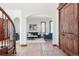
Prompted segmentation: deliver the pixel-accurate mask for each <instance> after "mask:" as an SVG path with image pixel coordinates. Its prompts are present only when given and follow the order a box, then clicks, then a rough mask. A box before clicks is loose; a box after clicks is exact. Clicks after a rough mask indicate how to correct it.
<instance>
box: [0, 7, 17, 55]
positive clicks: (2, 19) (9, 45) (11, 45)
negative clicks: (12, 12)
mask: <svg viewBox="0 0 79 59" xmlns="http://www.w3.org/2000/svg"><path fill="white" fill-rule="evenodd" d="M0 15H1V16H0V55H2V56H8V55H14V54H15V53H16V35H15V33H16V30H15V26H14V23H13V21H12V20H11V18H10V17H9V15H8V14H7V13H6V12H5V11H4V10H3V9H2V8H1V7H0Z"/></svg>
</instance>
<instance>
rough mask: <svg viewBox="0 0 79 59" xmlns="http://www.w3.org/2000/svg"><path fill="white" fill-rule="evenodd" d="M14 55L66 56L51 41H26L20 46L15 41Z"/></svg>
mask: <svg viewBox="0 0 79 59" xmlns="http://www.w3.org/2000/svg"><path fill="white" fill-rule="evenodd" d="M16 56H66V54H65V53H64V52H62V51H61V50H60V49H59V48H57V47H54V46H52V44H51V41H45V42H41V43H28V44H27V46H20V45H19V43H17V54H16Z"/></svg>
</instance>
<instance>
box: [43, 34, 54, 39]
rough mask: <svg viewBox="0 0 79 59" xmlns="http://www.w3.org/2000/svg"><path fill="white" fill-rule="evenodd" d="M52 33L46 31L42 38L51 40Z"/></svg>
mask: <svg viewBox="0 0 79 59" xmlns="http://www.w3.org/2000/svg"><path fill="white" fill-rule="evenodd" d="M52 35H53V34H52V33H48V34H47V35H46V34H44V39H45V40H52Z"/></svg>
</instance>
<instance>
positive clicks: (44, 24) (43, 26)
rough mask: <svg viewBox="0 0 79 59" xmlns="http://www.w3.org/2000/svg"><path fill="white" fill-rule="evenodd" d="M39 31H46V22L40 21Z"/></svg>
mask: <svg viewBox="0 0 79 59" xmlns="http://www.w3.org/2000/svg"><path fill="white" fill-rule="evenodd" d="M41 32H42V33H46V22H41Z"/></svg>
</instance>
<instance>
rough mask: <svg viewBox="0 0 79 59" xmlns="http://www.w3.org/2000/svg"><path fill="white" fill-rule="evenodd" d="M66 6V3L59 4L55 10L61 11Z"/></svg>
mask: <svg viewBox="0 0 79 59" xmlns="http://www.w3.org/2000/svg"><path fill="white" fill-rule="evenodd" d="M66 4H68V3H60V4H59V7H58V8H57V9H58V10H60V9H62V8H63V7H64V6H65V5H66Z"/></svg>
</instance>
